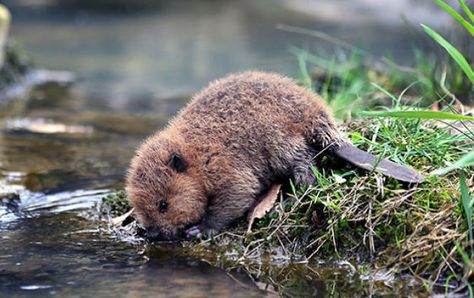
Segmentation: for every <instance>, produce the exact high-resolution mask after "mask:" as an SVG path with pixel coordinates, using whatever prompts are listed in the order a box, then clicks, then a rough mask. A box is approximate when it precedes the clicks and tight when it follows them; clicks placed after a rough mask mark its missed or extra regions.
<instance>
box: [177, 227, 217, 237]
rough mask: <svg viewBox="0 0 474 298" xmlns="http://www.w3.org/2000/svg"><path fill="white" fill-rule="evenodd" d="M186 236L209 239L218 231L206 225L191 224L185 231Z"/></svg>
mask: <svg viewBox="0 0 474 298" xmlns="http://www.w3.org/2000/svg"><path fill="white" fill-rule="evenodd" d="M185 233H186V238H188V239H193V238H197V239H210V238H212V237H214V236H215V235H217V234H218V233H219V231H217V230H216V229H213V228H210V227H208V226H206V225H203V224H201V225H199V226H193V227H191V228H189V229H187V230H186V231H185Z"/></svg>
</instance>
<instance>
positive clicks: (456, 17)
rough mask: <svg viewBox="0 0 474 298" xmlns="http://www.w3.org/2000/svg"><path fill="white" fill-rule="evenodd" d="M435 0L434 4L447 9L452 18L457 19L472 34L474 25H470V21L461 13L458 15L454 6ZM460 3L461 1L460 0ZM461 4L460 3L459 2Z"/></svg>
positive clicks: (473, 33)
mask: <svg viewBox="0 0 474 298" xmlns="http://www.w3.org/2000/svg"><path fill="white" fill-rule="evenodd" d="M434 1H435V2H436V4H438V5H439V6H440V7H441V8H442V9H444V10H445V11H447V12H448V13H449V14H450V15H451V16H452V17H453V18H455V19H456V21H458V22H459V23H460V24H461V25H463V26H464V28H466V30H467V31H469V33H471V35H473V36H474V26H472V25H471V23H469V22H468V21H466V20H465V19H464V17H463V16H462V15H460V14H459V13H458V12H457V11H456V10H455V9H454V8H452V7H451V6H449V5H448V4H446V3H445V2H444V1H442V0H434ZM460 3H461V2H460ZM461 5H462V4H461Z"/></svg>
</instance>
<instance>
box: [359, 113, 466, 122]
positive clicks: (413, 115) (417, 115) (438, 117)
mask: <svg viewBox="0 0 474 298" xmlns="http://www.w3.org/2000/svg"><path fill="white" fill-rule="evenodd" d="M360 115H362V116H369V117H394V118H404V119H436V120H466V121H474V117H470V116H464V115H459V114H453V113H448V112H439V111H364V112H361V113H360Z"/></svg>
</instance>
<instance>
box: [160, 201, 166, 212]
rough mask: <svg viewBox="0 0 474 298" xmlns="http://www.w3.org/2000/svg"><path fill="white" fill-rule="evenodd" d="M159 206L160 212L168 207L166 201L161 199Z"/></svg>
mask: <svg viewBox="0 0 474 298" xmlns="http://www.w3.org/2000/svg"><path fill="white" fill-rule="evenodd" d="M159 208H160V213H165V212H166V210H167V209H168V203H167V202H166V201H165V200H161V202H160V206H159Z"/></svg>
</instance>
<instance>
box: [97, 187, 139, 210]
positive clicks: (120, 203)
mask: <svg viewBox="0 0 474 298" xmlns="http://www.w3.org/2000/svg"><path fill="white" fill-rule="evenodd" d="M102 206H103V207H105V210H104V209H102V210H103V211H106V212H109V213H110V214H111V215H112V216H119V215H122V214H124V213H126V212H128V211H129V210H130V209H132V205H131V204H130V200H129V198H128V196H127V193H126V192H125V191H123V190H120V191H117V192H115V193H112V194H109V195H107V196H106V197H104V198H102Z"/></svg>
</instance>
